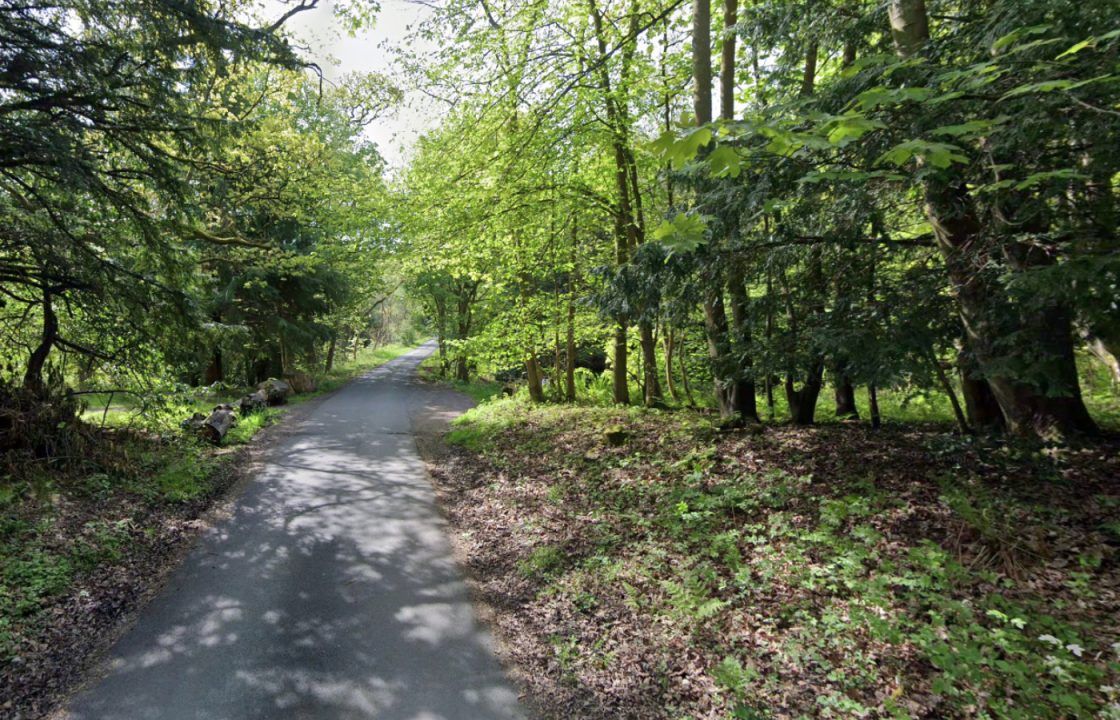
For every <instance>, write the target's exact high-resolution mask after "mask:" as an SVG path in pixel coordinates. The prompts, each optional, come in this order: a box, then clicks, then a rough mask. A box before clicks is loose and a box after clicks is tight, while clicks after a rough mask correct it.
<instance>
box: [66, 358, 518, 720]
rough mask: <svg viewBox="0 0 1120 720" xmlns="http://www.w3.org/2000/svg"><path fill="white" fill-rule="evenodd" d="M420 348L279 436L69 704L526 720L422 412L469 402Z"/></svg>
mask: <svg viewBox="0 0 1120 720" xmlns="http://www.w3.org/2000/svg"><path fill="white" fill-rule="evenodd" d="M432 349H433V348H432V347H431V346H430V345H428V346H425V347H422V348H419V349H417V350H415V351H413V352H411V353H409V354H407V355H404V356H402V357H400V358H398V359H396V360H394V361H392V362H390V363H387V364H385V365H383V366H381V367H380V368H378V369H376V370H373V371H371V372H370V373H368V374H366V375H365V376H363V377H361V378H360V379H358V380H356V381H354V382H352V383H351V384H349V385H347V386H346V387H345V388H343V389H341V390H339V391H338V392H337V393H335V394H334V395H332V396H330V397H328V398H326V399H325V400H324V401H322V402H321V403H320V404H319V405H318V406H316V407H314V408H313V409H312V411H311V412H310V413H309V414H308V415H307V416H306V417H305V418H303V419H302V420H300V421H298V422H297V423H296V424H295V425H293V426H292V427H291V428H285V429H284V431H283V434H282V435H281V436H279V437H277V438H274V439H273V441H272V443H271V445H270V446H268V447H267V448H266V450H265V451H264V457H263V461H262V463H261V465H260V467H259V468H258V469H257V470H256V476H255V477H254V478H253V480H252V482H251V483H250V484H249V485H248V487H247V488H246V490H245V491H244V493H243V494H242V495H241V497H240V498H239V499H238V500H237V501H236V504H235V506H234V507H233V509H232V512H231V515H230V517H228V518H227V519H225V520H223V521H221V522H220V523H219V524H218V525H216V526H215V527H214V528H212V529H211V530H210V531H208V532H207V533H206V534H205V535H204V536H203V538H202V539H201V540H200V541H199V543H198V545H197V546H196V547H195V548H194V549H193V550H192V551H191V553H190V554H189V556H188V557H187V559H186V561H185V562H184V564H183V565H182V567H180V568H179V569H178V570H176V571H175V572H174V573H173V575H172V576H171V580H170V582H169V583H168V585H167V587H166V588H164V590H163V591H162V593H161V594H160V595H159V597H157V598H156V599H155V600H154V601H153V602H152V603H151V604H150V605H148V607H146V608H145V609H144V611H143V612H142V613H141V616H140V618H139V620H138V621H137V623H136V625H135V626H134V627H133V628H132V629H131V630H130V631H129V632H128V633H127V634H126V635H125V636H124V637H123V638H122V639H121V640H120V642H118V643H117V645H116V646H115V647H114V648H113V649H112V651H111V652H110V656H109V658H108V659H107V660H106V663H107V665H106V668H105V676H104V677H103V678H102V679H100V680H99V681H97V682H95V683H94V684H92V686H91V687H89V688H87V689H85V690H84V691H82V692H81V693H79V694H78V695H77V696H75V698H74V699H73V700H72V702H71V704H70V707H69V710H68V714H66V713H64V715H63V716H64V717H68V718H70V719H71V720H118V719H119V720H147V719H149V718H153V719H154V718H158V719H159V720H187V719H190V720H250V719H252V720H282V719H286V718H292V719H297V718H298V719H303V718H307V719H309V720H310V719H312V718H314V719H315V720H335V719H339V720H349V719H355V720H356V719H357V718H362V719H363V720H367V719H370V718H376V719H378V720H455V719H459V718H462V719H464V720H466V719H469V720H490V719H491V718H495V719H497V718H503V719H504V718H521V717H523V712H522V710H521V708H520V707H519V705H518V701H517V693H516V692H515V691H514V689H513V688H512V686H511V684H510V683H509V682H507V680H506V678H505V675H504V674H503V671H502V669H501V667H500V665H499V664H498V662H497V660H496V659H495V657H494V654H493V652H492V648H491V643H492V641H491V639H490V637H489V635H488V633H487V632H486V630H485V629H484V628H483V627H481V626H480V625H479V624H478V623H477V622H476V620H475V616H474V612H473V609H472V606H471V603H470V599H469V597H468V594H467V589H466V586H465V585H464V582H463V578H462V575H461V573H460V571H459V569H458V567H457V566H456V564H455V561H454V560H453V558H452V554H451V548H450V545H449V542H448V539H447V535H446V533H447V528H446V523H445V522H444V520H443V518H442V517H441V515H440V513H439V510H438V508H437V506H436V503H435V498H434V496H433V493H432V489H431V486H430V485H429V481H428V478H427V474H426V472H425V469H424V465H423V463H422V462H421V460H420V458H419V456H418V454H417V451H416V443H415V440H414V437H413V418H419V417H420V416H423V417H425V418H428V419H429V420H430V418H431V417H433V415H434V414H438V413H445V414H452V413H454V412H456V411H459V410H462V409H463V408H464V407H466V403H465V402H464V398H463V396H461V395H456V394H454V393H449V392H447V391H441V390H437V389H432V388H429V387H425V386H424V385H423V384H421V383H419V382H418V381H416V379H415V372H416V367H417V365H419V363H420V361H421V360H422V359H423V358H424V357H426V356H427V355H429V354H430V353H431V352H432Z"/></svg>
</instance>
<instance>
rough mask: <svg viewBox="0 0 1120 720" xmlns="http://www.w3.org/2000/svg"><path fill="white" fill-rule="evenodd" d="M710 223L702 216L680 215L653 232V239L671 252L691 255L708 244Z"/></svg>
mask: <svg viewBox="0 0 1120 720" xmlns="http://www.w3.org/2000/svg"><path fill="white" fill-rule="evenodd" d="M707 229H708V223H707V222H706V221H705V219H704V217H703V216H701V215H689V214H685V213H678V214H677V215H676V216H675V217H673V218H672V219H671V220H664V221H662V223H661V224H660V225H658V226H657V227H656V228H655V229H654V231H653V239H654V240H656V241H657V242H659V243H661V244H662V245H664V246H665V247H666V248H668V249H669V251H670V252H674V253H689V252H693V251H695V250H696V249H697V248H699V247H700V246H701V245H703V244H704V243H705V242H706V239H705V237H704V234H705V232H706V231H707Z"/></svg>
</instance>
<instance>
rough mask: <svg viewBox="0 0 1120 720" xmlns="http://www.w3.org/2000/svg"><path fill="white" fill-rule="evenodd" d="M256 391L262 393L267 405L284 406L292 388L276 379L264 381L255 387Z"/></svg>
mask: <svg viewBox="0 0 1120 720" xmlns="http://www.w3.org/2000/svg"><path fill="white" fill-rule="evenodd" d="M257 389H258V390H263V391H264V394H265V398H266V400H267V401H268V404H269V405H284V404H285V403H287V402H288V396H289V395H291V394H292V386H291V385H289V384H288V383H286V382H284V381H283V380H277V379H276V378H269V379H268V380H265V381H264V382H262V383H261V384H260V385H258V386H257Z"/></svg>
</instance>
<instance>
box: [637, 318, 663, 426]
mask: <svg viewBox="0 0 1120 720" xmlns="http://www.w3.org/2000/svg"><path fill="white" fill-rule="evenodd" d="M638 333H639V340H640V342H641V345H642V387H643V389H644V397H643V400H644V401H645V406H646V407H653V406H654V405H656V404H657V403H659V402H661V400H662V396H661V381H660V380H659V379H658V377H657V339H656V338H655V337H654V334H653V326H652V325H651V324H650V323H649V322H641V323H638Z"/></svg>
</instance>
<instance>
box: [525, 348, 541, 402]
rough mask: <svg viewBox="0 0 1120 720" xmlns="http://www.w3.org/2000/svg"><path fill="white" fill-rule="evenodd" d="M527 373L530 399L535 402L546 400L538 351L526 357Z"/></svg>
mask: <svg viewBox="0 0 1120 720" xmlns="http://www.w3.org/2000/svg"><path fill="white" fill-rule="evenodd" d="M525 374H526V376H527V377H528V383H529V399H530V400H532V401H533V402H535V403H539V402H544V385H543V384H542V382H541V368H540V363H539V362H538V361H537V354H536V353H530V354H529V357H528V358H526V359H525Z"/></svg>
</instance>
